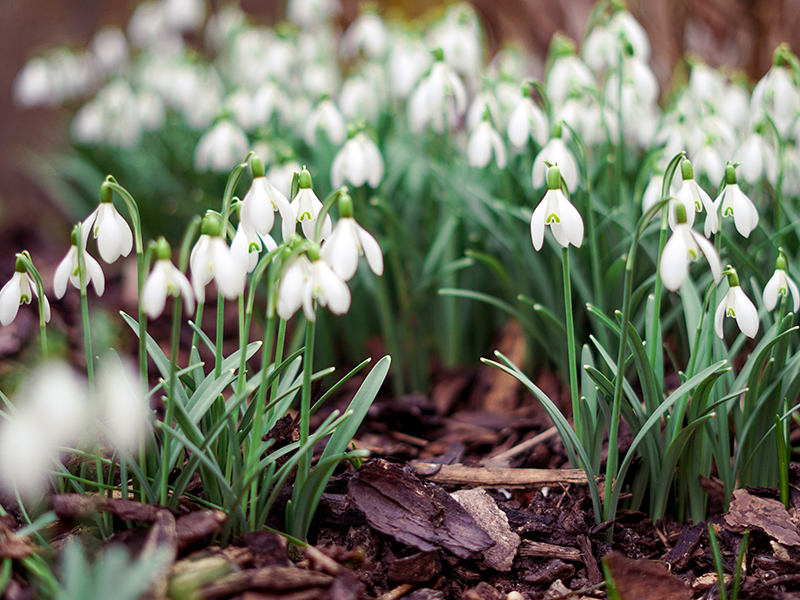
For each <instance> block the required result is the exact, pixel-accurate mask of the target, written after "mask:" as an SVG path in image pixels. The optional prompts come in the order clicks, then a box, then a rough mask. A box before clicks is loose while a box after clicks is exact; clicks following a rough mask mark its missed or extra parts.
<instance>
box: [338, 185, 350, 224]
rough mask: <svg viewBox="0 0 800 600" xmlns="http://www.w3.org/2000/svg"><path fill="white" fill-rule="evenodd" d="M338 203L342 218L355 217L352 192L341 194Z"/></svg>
mask: <svg viewBox="0 0 800 600" xmlns="http://www.w3.org/2000/svg"><path fill="white" fill-rule="evenodd" d="M337 203H338V205H339V218H340V219H350V218H352V217H353V199H352V198H351V197H350V194H348V193H347V192H343V193H341V194H339V200H338V201H337Z"/></svg>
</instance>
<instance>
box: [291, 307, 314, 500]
mask: <svg viewBox="0 0 800 600" xmlns="http://www.w3.org/2000/svg"><path fill="white" fill-rule="evenodd" d="M315 325H316V321H312V320H311V319H306V345H305V350H304V352H303V390H302V393H301V395H300V447H302V446H303V445H304V444H305V443H306V442H307V441H308V426H309V423H308V422H309V419H310V418H311V375H312V373H313V372H314V367H313V361H314V330H315ZM311 458H312V456H311V451H309V452H305V453H304V454H303V456H301V457H300V462H299V463H298V468H297V480H296V482H295V486H296V489H301V488H302V487H303V484H304V483H305V480H306V478H307V477H308V472H309V469H310V468H311Z"/></svg>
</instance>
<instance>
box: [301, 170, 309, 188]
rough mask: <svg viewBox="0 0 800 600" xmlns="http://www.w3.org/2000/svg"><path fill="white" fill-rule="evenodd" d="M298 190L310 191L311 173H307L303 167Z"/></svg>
mask: <svg viewBox="0 0 800 600" xmlns="http://www.w3.org/2000/svg"><path fill="white" fill-rule="evenodd" d="M300 189H301V190H308V189H311V173H309V172H308V170H307V169H306V168H305V167H303V170H302V171H300Z"/></svg>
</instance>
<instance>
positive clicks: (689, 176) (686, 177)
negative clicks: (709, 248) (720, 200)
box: [669, 159, 719, 237]
mask: <svg viewBox="0 0 800 600" xmlns="http://www.w3.org/2000/svg"><path fill="white" fill-rule="evenodd" d="M681 178H682V179H683V183H681V187H680V189H679V190H678V193H677V194H676V199H677V201H678V202H680V203H681V204H683V206H684V207H690V206H694V209H695V211H696V212H702V211H703V209H704V208H705V210H706V222H705V234H706V237H709V236H710V235H711V234H712V233H716V232H717V231H718V230H719V219H718V218H717V211H716V210H714V208H715V207H714V202H713V200H711V197H710V196H709V195H708V194H707V193H706V192H705V190H703V188H701V187H700V186H699V185H698V184H697V182H696V181H695V180H694V168H693V167H692V163H691V161H689V160H687V159H684V160H683V161H681ZM670 204H671V206H672V210H670V215H669V224H670V226H671V227H672V229H673V230H674V229H675V225H676V218H675V209H676V207H677V202H676V203H670ZM686 218H687V221H686V222H687V223H688V225H689V227H691V226H692V225H693V224H694V214H693V213H692V211H691V209H688V208H687V213H686Z"/></svg>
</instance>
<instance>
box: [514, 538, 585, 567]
mask: <svg viewBox="0 0 800 600" xmlns="http://www.w3.org/2000/svg"><path fill="white" fill-rule="evenodd" d="M519 555H520V556H540V557H543V558H560V559H561V560H568V561H570V562H582V559H581V551H580V550H578V549H577V548H567V547H566V546H556V545H554V544H546V543H544V542H534V541H531V540H525V541H524V542H523V543H522V546H520V548H519Z"/></svg>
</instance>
